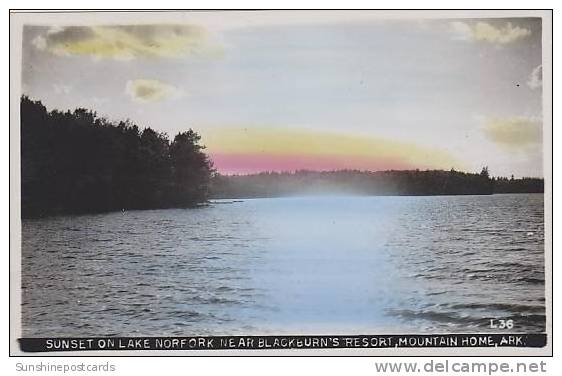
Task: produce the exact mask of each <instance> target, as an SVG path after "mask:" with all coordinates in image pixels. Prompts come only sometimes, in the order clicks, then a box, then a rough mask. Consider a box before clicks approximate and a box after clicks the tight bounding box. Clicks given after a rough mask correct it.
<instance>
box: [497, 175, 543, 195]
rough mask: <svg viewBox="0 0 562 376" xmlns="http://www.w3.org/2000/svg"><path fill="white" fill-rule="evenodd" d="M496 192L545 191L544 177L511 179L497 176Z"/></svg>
mask: <svg viewBox="0 0 562 376" xmlns="http://www.w3.org/2000/svg"><path fill="white" fill-rule="evenodd" d="M494 192H495V193H543V192H544V179H537V178H522V179H514V178H513V176H512V177H511V179H508V178H496V179H495V181H494Z"/></svg>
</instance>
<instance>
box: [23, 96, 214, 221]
mask: <svg viewBox="0 0 562 376" xmlns="http://www.w3.org/2000/svg"><path fill="white" fill-rule="evenodd" d="M199 140H200V136H199V135H198V134H197V133H195V132H194V131H193V130H191V129H190V130H188V131H187V132H182V133H179V134H177V135H176V136H175V137H174V140H173V141H171V142H170V141H169V140H168V136H167V135H166V134H164V133H158V132H155V131H154V130H152V129H150V128H146V129H144V130H142V131H141V130H140V129H139V128H138V127H137V126H136V125H134V124H131V123H130V122H128V121H126V122H123V121H121V122H118V123H112V122H109V121H108V120H106V119H104V118H100V117H98V116H97V115H96V113H95V112H92V111H89V110H85V109H76V110H75V111H74V112H70V111H67V112H60V111H56V110H54V111H51V112H47V110H46V108H45V106H43V105H42V104H41V102H39V101H32V100H30V99H29V98H27V97H25V96H24V97H22V98H21V177H22V182H21V194H22V196H21V205H22V217H36V216H43V215H50V214H57V213H85V212H98V211H111V210H122V209H126V210H128V209H150V208H167V207H191V206H195V205H197V204H198V203H201V202H204V201H206V200H207V193H208V184H209V180H210V176H211V173H212V165H211V162H210V161H209V159H208V158H207V156H206V155H205V154H204V153H203V151H202V149H203V147H202V146H201V145H199Z"/></svg>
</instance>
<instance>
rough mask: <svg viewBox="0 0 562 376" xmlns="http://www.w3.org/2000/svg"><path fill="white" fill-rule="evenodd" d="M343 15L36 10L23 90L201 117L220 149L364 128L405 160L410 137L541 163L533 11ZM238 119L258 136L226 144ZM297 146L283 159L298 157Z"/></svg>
mask: <svg viewBox="0 0 562 376" xmlns="http://www.w3.org/2000/svg"><path fill="white" fill-rule="evenodd" d="M337 15H338V14H337V12H298V14H297V13H280V14H279V15H278V16H275V15H271V14H269V15H263V14H262V15H260V14H259V13H254V14H242V15H241V14H239V13H238V14H237V13H229V14H224V13H222V14H221V13H220V12H213V14H205V13H204V12H202V13H193V14H189V15H188V16H186V17H183V18H182V22H181V23H178V22H174V23H173V24H165V23H155V24H151V25H137V26H135V27H130V26H127V27H124V26H118V27H115V26H114V25H113V26H111V25H106V26H91V25H82V24H75V25H74V26H75V27H74V28H69V27H68V22H70V21H68V20H67V21H66V24H49V25H48V26H45V25H44V26H33V25H29V26H28V27H27V28H26V29H25V32H24V39H23V44H24V45H23V51H24V52H23V73H22V74H23V76H22V84H23V91H24V93H26V94H28V95H30V96H31V97H33V98H35V99H40V100H42V101H43V102H44V103H45V104H46V105H47V106H48V108H58V109H68V108H70V109H73V108H76V107H78V106H84V107H87V108H92V109H95V110H97V111H98V113H99V114H102V115H104V116H107V117H108V118H110V119H125V118H129V119H131V120H133V121H134V122H136V123H138V124H139V125H140V126H143V127H144V126H150V127H152V128H155V129H157V130H160V131H165V132H167V133H169V134H170V135H172V136H173V134H175V133H177V132H178V131H181V130H185V129H187V128H189V127H191V128H194V129H195V130H197V131H198V132H200V133H201V134H202V136H203V143H206V144H207V145H208V146H209V151H210V153H211V154H213V153H214V154H217V155H221V158H223V159H224V158H225V155H226V157H228V153H238V154H240V153H242V154H244V155H254V154H256V153H258V152H261V153H265V154H268V153H269V154H271V153H273V152H274V151H273V149H274V148H273V147H269V146H268V145H274V144H275V138H276V137H279V132H280V130H282V131H283V132H285V133H286V132H289V133H290V132H294V135H295V137H300V135H303V134H304V133H306V134H307V135H314V137H316V139H318V140H322V139H324V138H323V137H325V135H326V134H328V135H330V137H331V136H332V135H343V136H349V137H351V138H356V139H360V138H362V139H364V140H370V142H371V144H372V145H373V148H378V147H381V145H383V146H384V144H385V142H386V143H387V144H389V145H393V151H392V152H390V151H389V152H388V153H387V154H385V155H384V156H383V155H381V156H380V158H379V159H381V158H382V159H384V158H386V159H385V160H392V161H398V162H400V163H402V162H404V163H405V164H404V165H405V166H410V167H416V166H415V163H414V162H415V161H414V162H412V158H411V156H408V155H407V154H408V150H411V149H412V148H415V149H416V150H417V153H418V154H416V155H419V167H422V168H446V169H448V168H451V167H454V168H457V169H463V170H468V171H479V170H480V168H481V167H482V166H484V165H489V167H490V171H491V173H492V174H493V175H507V176H509V175H511V174H515V175H516V176H542V139H541V135H542V98H541V93H542V85H541V61H542V60H541V59H542V58H541V22H540V19H538V18H520V19H436V20H431V19H424V20H421V19H420V20H417V19H408V20H381V19H380V18H379V17H378V15H377V14H376V12H362V14H359V13H358V12H355V13H353V12H352V13H346V14H342V16H341V17H337ZM233 129H245V130H246V132H248V137H247V140H246V141H248V142H245V143H244V144H245V145H250V144H251V143H252V142H253V144H254V146H253V147H252V146H248V147H247V150H241V149H236V148H231V147H229V146H228V143H229V139H228V136H227V135H228V134H232V132H230V131H231V130H233ZM264 130H271V132H269V133H268V132H264ZM303 132H304V133H303ZM258 135H259V137H258ZM306 137H309V136H306ZM330 137H328V138H326V139H331V138H330ZM351 138H350V139H351ZM232 142H234V140H233V141H232ZM225 145H226V146H225ZM348 146H349V145H348ZM330 147H333V145H330ZM327 148H328V146H326V148H325V149H327ZM227 149H228V150H227ZM288 149H291V148H290V147H289V148H288ZM358 149H361V150H364V149H365V145H363V146H362V148H358ZM381 149H384V147H381ZM275 150H277V149H275ZM291 150H292V152H294V153H297V154H295V155H290V160H291V161H295V160H296V161H297V162H291V163H297V164H298V160H299V158H300V159H301V160H304V159H306V158H307V155H306V152H305V151H303V150H297V151H295V149H294V148H292V149H291ZM225 153H226V154H225ZM252 153H253V154H252ZM318 153H324V154H329V151H326V150H324V151H321V150H320V151H318ZM342 153H343V151H342ZM345 153H347V154H345ZM345 153H343V154H345V155H349V156H350V160H352V159H353V158H356V159H353V160H359V159H361V160H362V161H364V159H365V158H372V159H373V160H375V159H377V158H378V156H377V154H376V153H370V152H369V153H365V152H364V151H363V152H359V151H358V152H357V153H356V154H354V153H353V147H349V150H347V151H345ZM361 153H363V154H361ZM288 154H290V153H289V152H288ZM340 154H341V153H340ZM256 155H259V154H256ZM432 155H440V156H441V157H440V158H433V157H432ZM326 157H329V155H327V156H326ZM383 157H384V158H383ZM240 160H241V161H242V160H244V158H241V159H240ZM405 161H407V163H406V162H405ZM374 162H376V161H374ZM374 162H373V165H376V166H380V165H381V164H380V163H374ZM379 162H380V161H379ZM398 162H397V163H398ZM362 163H363V162H362ZM400 163H399V164H398V165H402V164H400ZM282 165H283V166H285V165H286V164H282ZM307 166H308V165H307ZM364 166H369V164H368V163H367V164H365V163H363V164H361V166H358V167H361V168H363V167H364ZM389 166H390V167H393V166H394V165H392V164H390V165H389ZM219 167H220V166H219ZM296 167H298V166H296ZM296 167H295V168H296ZM351 167H353V166H351ZM272 169H276V167H275V166H272Z"/></svg>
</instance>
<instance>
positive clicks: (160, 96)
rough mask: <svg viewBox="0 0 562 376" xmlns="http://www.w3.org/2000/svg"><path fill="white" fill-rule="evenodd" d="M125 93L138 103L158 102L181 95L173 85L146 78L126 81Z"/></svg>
mask: <svg viewBox="0 0 562 376" xmlns="http://www.w3.org/2000/svg"><path fill="white" fill-rule="evenodd" d="M125 93H126V94H127V95H128V96H129V97H130V98H131V99H132V100H133V101H135V102H140V103H149V102H158V101H162V100H165V99H174V98H178V97H180V96H182V95H183V92H182V91H181V90H180V89H178V88H176V87H175V86H173V85H170V84H167V83H164V82H162V81H158V80H152V79H146V78H141V79H136V80H130V81H127V85H126V87H125Z"/></svg>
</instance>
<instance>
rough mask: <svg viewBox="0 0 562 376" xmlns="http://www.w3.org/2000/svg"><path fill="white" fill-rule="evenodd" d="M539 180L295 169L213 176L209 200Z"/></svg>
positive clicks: (517, 187) (518, 185) (494, 188)
mask: <svg viewBox="0 0 562 376" xmlns="http://www.w3.org/2000/svg"><path fill="white" fill-rule="evenodd" d="M543 185H544V182H543V179H536V178H523V179H513V178H511V179H507V178H491V177H490V176H489V173H488V168H487V167H484V168H483V169H482V171H481V172H480V173H479V174H471V173H465V172H460V171H455V170H451V171H443V170H426V171H420V170H408V171H377V172H371V171H355V170H339V171H326V172H318V171H297V172H295V173H276V172H265V173H260V174H252V175H231V176H225V175H215V176H214V177H213V178H212V180H211V197H213V198H250V197H276V196H286V195H299V194H319V193H320V194H322V193H327V194H329V193H342V194H358V195H413V196H415V195H485V194H493V193H540V192H543Z"/></svg>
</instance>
